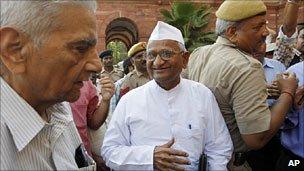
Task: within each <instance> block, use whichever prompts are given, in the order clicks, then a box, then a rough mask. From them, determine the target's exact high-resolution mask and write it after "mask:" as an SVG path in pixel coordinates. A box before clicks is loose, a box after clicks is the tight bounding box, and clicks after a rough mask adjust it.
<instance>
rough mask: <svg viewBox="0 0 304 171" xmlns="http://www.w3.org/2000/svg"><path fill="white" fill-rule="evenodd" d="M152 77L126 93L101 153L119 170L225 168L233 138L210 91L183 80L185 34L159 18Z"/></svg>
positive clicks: (151, 47)
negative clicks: (201, 165) (202, 165)
mask: <svg viewBox="0 0 304 171" xmlns="http://www.w3.org/2000/svg"><path fill="white" fill-rule="evenodd" d="M146 58H147V70H148V73H149V75H150V76H151V78H153V80H152V81H149V82H148V83H146V84H145V85H143V86H141V87H139V88H136V89H133V90H132V91H130V92H129V93H127V94H126V95H124V96H123V97H122V99H121V100H120V102H119V103H118V105H117V108H116V109H115V111H114V113H113V117H112V120H111V122H110V125H109V128H108V130H107V132H106V135H105V138H104V143H103V147H102V150H101V153H102V156H103V157H104V159H105V160H106V164H107V165H108V166H109V167H111V168H112V169H115V170H153V169H157V170H184V169H186V170H198V168H199V158H200V156H201V155H202V154H203V153H205V154H206V155H207V166H208V167H209V169H210V170H226V169H227V168H226V165H227V163H228V161H229V159H230V157H231V153H232V148H233V147H232V142H231V139H230V136H229V133H228V130H227V127H226V125H225V123H224V119H223V117H222V116H221V113H220V110H219V107H218V105H217V102H216V100H215V98H214V96H213V94H212V93H211V91H210V90H209V89H208V88H206V87H205V86H204V85H202V84H200V83H197V82H193V81H190V80H186V79H182V78H181V77H180V73H181V71H182V69H183V68H185V67H186V66H187V63H188V58H189V53H188V52H187V51H186V49H185V45H184V40H183V37H182V34H181V32H180V31H179V30H178V29H177V28H175V27H173V26H171V25H169V24H166V23H163V22H158V24H157V25H156V27H155V28H154V30H153V32H152V34H151V36H150V39H149V42H148V46H147V56H146Z"/></svg>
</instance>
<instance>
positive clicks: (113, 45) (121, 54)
mask: <svg viewBox="0 0 304 171" xmlns="http://www.w3.org/2000/svg"><path fill="white" fill-rule="evenodd" d="M107 49H111V50H112V51H113V58H114V60H113V62H114V65H115V64H117V63H118V62H120V61H122V60H124V59H126V58H127V56H128V54H127V53H128V50H127V47H126V45H125V44H124V43H123V42H121V41H112V42H110V43H108V44H107Z"/></svg>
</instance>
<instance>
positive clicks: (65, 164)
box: [0, 77, 96, 170]
mask: <svg viewBox="0 0 304 171" xmlns="http://www.w3.org/2000/svg"><path fill="white" fill-rule="evenodd" d="M0 82H1V98H0V101H1V108H0V112H1V115H0V116H1V119H0V130H1V134H0V135H1V143H0V145H1V150H0V156H1V163H0V170H78V169H79V168H78V166H77V164H76V160H75V154H76V149H77V148H78V147H79V146H80V144H81V143H82V142H81V139H80V136H79V134H78V132H77V129H76V126H75V124H74V121H73V118H72V112H71V109H70V107H69V104H68V103H66V102H65V103H59V104H56V105H54V106H52V107H50V108H48V109H47V112H48V113H51V119H50V122H49V123H46V122H45V121H44V120H43V119H42V118H41V117H40V116H39V114H38V113H37V112H36V111H35V110H34V109H33V108H32V107H31V106H30V105H29V104H28V103H27V102H26V101H25V100H24V99H23V98H21V97H20V96H19V95H18V94H17V93H16V92H15V91H14V90H13V89H12V88H11V87H10V86H9V85H8V84H7V83H6V82H5V81H4V80H3V79H2V78H1V77H0ZM85 156H87V157H88V159H90V161H91V165H89V166H88V167H82V168H80V170H95V169H96V166H95V163H94V161H93V160H92V159H91V158H90V157H89V156H88V154H86V153H85Z"/></svg>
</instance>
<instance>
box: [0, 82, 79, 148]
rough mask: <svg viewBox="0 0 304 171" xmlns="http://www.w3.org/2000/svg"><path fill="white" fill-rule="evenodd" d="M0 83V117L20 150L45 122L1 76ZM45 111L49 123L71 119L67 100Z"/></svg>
mask: <svg viewBox="0 0 304 171" xmlns="http://www.w3.org/2000/svg"><path fill="white" fill-rule="evenodd" d="M0 85H1V98H0V101H1V117H2V116H3V118H4V122H5V124H6V125H7V127H8V129H9V130H10V132H11V134H12V137H13V141H14V143H15V145H16V147H17V149H18V151H21V150H22V149H23V148H24V147H25V146H26V145H27V144H29V142H30V141H31V140H32V139H33V138H34V137H35V136H36V135H37V134H38V133H39V132H40V131H41V130H42V129H43V127H44V126H45V125H47V123H46V122H45V121H44V120H43V119H42V118H41V117H40V115H39V114H38V112H36V111H35V109H34V108H33V107H32V106H30V105H29V104H28V103H27V102H26V101H25V100H24V99H23V98H22V97H20V96H19V95H18V94H17V92H15V91H14V90H13V89H12V88H11V87H10V86H9V85H8V84H7V83H6V81H5V80H4V79H3V78H2V77H0ZM46 112H48V113H50V115H51V120H50V123H51V124H53V123H54V124H56V123H59V122H60V123H61V124H64V125H67V124H68V123H70V122H72V121H73V118H72V115H71V113H72V111H71V108H70V106H69V103H67V102H63V103H57V104H55V105H53V106H51V107H49V108H47V110H46Z"/></svg>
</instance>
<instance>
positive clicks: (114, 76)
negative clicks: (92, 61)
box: [100, 68, 124, 82]
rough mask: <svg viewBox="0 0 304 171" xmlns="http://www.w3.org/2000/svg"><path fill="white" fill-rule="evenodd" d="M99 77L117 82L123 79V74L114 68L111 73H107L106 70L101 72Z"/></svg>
mask: <svg viewBox="0 0 304 171" xmlns="http://www.w3.org/2000/svg"><path fill="white" fill-rule="evenodd" d="M100 76H107V77H110V78H111V79H112V80H113V82H116V81H117V80H119V79H121V78H123V77H124V73H123V71H121V70H119V69H117V68H114V69H113V70H112V71H111V72H108V71H106V70H103V71H101V73H100Z"/></svg>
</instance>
